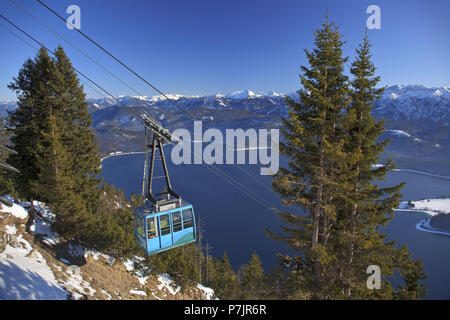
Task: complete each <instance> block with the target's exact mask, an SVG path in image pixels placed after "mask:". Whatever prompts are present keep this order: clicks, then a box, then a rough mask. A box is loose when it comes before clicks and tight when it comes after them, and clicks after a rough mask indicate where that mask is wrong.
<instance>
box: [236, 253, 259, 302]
mask: <svg viewBox="0 0 450 320" xmlns="http://www.w3.org/2000/svg"><path fill="white" fill-rule="evenodd" d="M263 281H264V269H263V267H262V265H261V260H260V259H259V257H258V255H257V254H256V253H253V254H252V255H251V257H250V261H249V264H248V265H247V266H245V268H244V270H243V273H242V275H241V286H242V292H243V294H244V296H245V298H249V299H253V300H254V299H258V298H259V297H260V296H261V295H262V290H263Z"/></svg>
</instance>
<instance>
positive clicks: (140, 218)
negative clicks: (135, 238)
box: [134, 215, 145, 237]
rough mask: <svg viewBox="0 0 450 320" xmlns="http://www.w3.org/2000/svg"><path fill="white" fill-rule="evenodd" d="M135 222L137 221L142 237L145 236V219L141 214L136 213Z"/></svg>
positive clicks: (137, 229)
mask: <svg viewBox="0 0 450 320" xmlns="http://www.w3.org/2000/svg"><path fill="white" fill-rule="evenodd" d="M134 221H135V223H136V226H135V227H136V231H137V233H138V234H139V235H140V236H141V237H145V235H144V226H145V225H144V219H143V218H142V217H141V216H139V215H136V216H135V220H134Z"/></svg>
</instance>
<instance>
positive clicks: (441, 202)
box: [398, 198, 450, 216]
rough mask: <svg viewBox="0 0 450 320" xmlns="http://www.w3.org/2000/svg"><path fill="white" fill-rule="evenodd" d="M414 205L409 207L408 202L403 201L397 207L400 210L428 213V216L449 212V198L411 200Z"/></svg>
mask: <svg viewBox="0 0 450 320" xmlns="http://www.w3.org/2000/svg"><path fill="white" fill-rule="evenodd" d="M411 203H412V204H413V205H414V206H413V207H410V206H409V205H408V202H406V201H403V202H401V203H400V206H399V207H398V209H399V210H402V211H410V210H411V211H421V212H425V213H428V214H429V215H430V216H435V215H437V214H439V213H450V198H444V199H425V200H418V201H411Z"/></svg>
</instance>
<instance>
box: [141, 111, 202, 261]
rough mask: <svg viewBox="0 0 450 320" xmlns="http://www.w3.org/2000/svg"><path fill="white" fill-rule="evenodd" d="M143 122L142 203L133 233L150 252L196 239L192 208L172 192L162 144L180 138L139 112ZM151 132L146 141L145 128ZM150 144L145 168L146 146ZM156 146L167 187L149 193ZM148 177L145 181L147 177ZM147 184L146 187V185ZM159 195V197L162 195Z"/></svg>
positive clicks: (147, 251) (142, 246) (176, 140)
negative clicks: (164, 189)
mask: <svg viewBox="0 0 450 320" xmlns="http://www.w3.org/2000/svg"><path fill="white" fill-rule="evenodd" d="M141 117H142V119H143V120H144V126H145V164H144V178H143V183H142V196H143V199H144V204H143V206H141V207H137V208H136V209H135V213H134V233H135V236H136V238H137V240H138V243H139V245H140V247H141V248H142V249H144V251H145V252H146V253H147V254H148V255H152V254H155V253H159V252H162V251H166V250H169V249H172V248H175V247H179V246H182V245H185V244H188V243H191V242H195V241H196V228H195V226H196V224H195V215H194V208H193V207H192V205H191V204H189V203H187V202H185V201H183V200H182V199H181V197H180V196H179V195H178V194H177V193H175V192H174V191H173V189H172V186H171V184H170V179H169V174H168V170H167V165H166V160H165V157H164V151H163V145H164V144H167V143H172V142H175V143H179V142H180V140H179V139H178V138H176V137H175V136H173V135H172V134H171V133H170V132H169V131H168V130H166V129H164V128H163V127H162V126H161V125H160V124H159V123H158V122H156V121H155V120H153V119H151V118H149V117H148V116H147V115H145V114H142V115H141ZM149 131H150V132H151V133H152V143H151V144H150V145H149V144H148V132H149ZM149 147H150V148H151V160H150V167H149V168H148V148H149ZM156 148H158V150H159V152H160V155H161V157H160V159H161V162H162V165H163V169H164V176H161V177H160V178H165V180H166V184H167V191H166V192H163V193H161V194H158V196H160V198H157V197H155V196H154V195H153V194H152V182H153V169H154V163H155V152H156ZM147 180H148V181H147ZM146 187H147V188H146ZM161 196H162V197H161Z"/></svg>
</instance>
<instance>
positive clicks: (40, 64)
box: [8, 48, 54, 201]
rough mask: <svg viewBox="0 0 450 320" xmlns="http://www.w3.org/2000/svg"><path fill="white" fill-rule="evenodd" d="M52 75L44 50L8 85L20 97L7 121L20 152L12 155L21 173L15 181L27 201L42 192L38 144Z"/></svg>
mask: <svg viewBox="0 0 450 320" xmlns="http://www.w3.org/2000/svg"><path fill="white" fill-rule="evenodd" d="M53 73H54V67H53V61H52V59H51V58H50V56H49V55H48V53H47V51H46V50H45V49H44V48H41V49H40V50H39V52H38V54H37V56H36V58H35V59H34V60H31V59H28V60H27V61H26V62H25V63H24V65H23V67H22V69H21V70H20V71H19V75H18V77H17V78H14V79H13V82H12V83H11V84H9V86H8V87H9V88H10V89H12V90H14V91H15V92H16V94H17V98H18V108H17V109H16V110H15V111H13V112H9V118H8V126H9V128H12V132H11V133H12V137H11V142H12V143H13V144H14V148H15V150H16V151H17V153H18V154H17V155H11V156H10V162H11V164H12V165H13V166H14V167H16V168H17V169H19V170H20V172H21V174H20V175H17V176H16V177H15V178H16V179H15V182H16V185H17V190H18V192H19V194H20V196H21V197H24V198H29V197H33V198H35V199H38V198H39V195H38V193H39V190H38V189H36V188H37V186H38V185H39V184H38V183H37V180H38V175H39V172H40V169H39V167H38V166H39V165H38V159H39V150H38V148H37V146H36V145H37V143H39V142H40V141H41V139H42V132H43V131H44V130H45V128H44V126H45V124H47V121H45V118H44V117H45V115H46V114H47V112H46V111H47V110H46V109H47V108H48V106H49V105H50V104H51V98H52V92H51V88H50V87H51V85H50V84H51V82H52V79H51V78H52V77H53ZM42 200H44V201H45V199H42Z"/></svg>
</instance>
